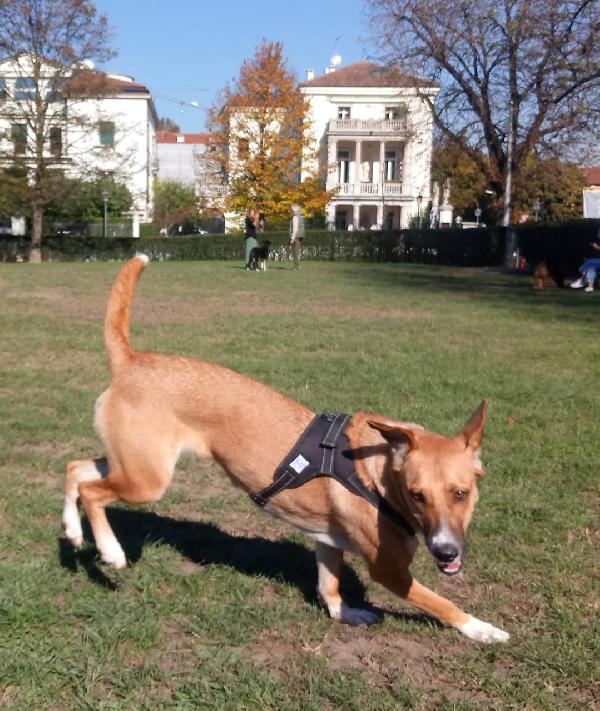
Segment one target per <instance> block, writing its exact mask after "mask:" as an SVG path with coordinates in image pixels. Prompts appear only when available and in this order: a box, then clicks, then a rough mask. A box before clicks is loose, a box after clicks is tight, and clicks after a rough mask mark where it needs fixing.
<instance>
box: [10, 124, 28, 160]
mask: <svg viewBox="0 0 600 711" xmlns="http://www.w3.org/2000/svg"><path fill="white" fill-rule="evenodd" d="M12 140H13V146H14V150H15V154H17V155H23V153H25V151H26V150H27V124H26V123H15V124H13V127H12Z"/></svg>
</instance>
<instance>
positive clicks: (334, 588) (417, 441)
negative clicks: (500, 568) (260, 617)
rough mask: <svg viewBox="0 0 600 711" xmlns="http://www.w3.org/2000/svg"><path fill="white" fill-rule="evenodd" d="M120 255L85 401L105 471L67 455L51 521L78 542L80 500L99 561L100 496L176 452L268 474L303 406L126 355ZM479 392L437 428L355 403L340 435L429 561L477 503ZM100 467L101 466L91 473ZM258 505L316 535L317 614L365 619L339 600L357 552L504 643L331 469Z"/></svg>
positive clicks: (305, 420)
mask: <svg viewBox="0 0 600 711" xmlns="http://www.w3.org/2000/svg"><path fill="white" fill-rule="evenodd" d="M147 262H148V259H147V257H145V256H139V257H136V258H134V259H131V260H130V261H129V262H127V264H125V266H124V267H123V268H122V269H121V271H120V273H119V275H118V277H117V279H116V281H115V283H114V286H113V288H112V291H111V294H110V298H109V302H108V309H107V314H106V321H105V344H106V350H107V353H108V359H109V363H110V371H111V382H110V387H109V388H108V390H106V391H105V392H104V393H103V394H102V395H101V396H100V397H99V398H98V401H97V403H96V418H95V425H96V430H97V432H98V435H99V436H100V439H101V440H102V443H103V445H104V447H105V449H106V456H107V461H108V465H109V466H108V473H107V472H106V471H102V469H103V467H102V466H100V465H98V463H97V462H95V461H94V460H87V461H73V462H70V463H69V464H68V465H67V473H66V496H65V505H64V513H63V526H64V529H65V531H66V535H67V537H68V538H69V540H70V541H71V542H72V544H73V545H74V546H77V547H78V546H81V545H82V544H83V533H82V528H81V521H80V518H79V512H78V509H77V504H78V500H79V499H80V500H81V503H82V504H83V507H84V509H85V512H86V514H87V517H88V519H89V522H90V525H91V527H92V531H93V534H94V538H95V541H96V546H97V548H98V551H99V553H100V556H101V557H102V560H103V561H104V562H105V563H107V564H109V565H112V566H114V567H115V568H125V567H126V565H127V563H126V559H125V554H124V552H123V549H122V548H121V546H120V545H119V542H118V541H117V539H116V537H115V535H114V533H113V531H112V529H111V527H110V525H109V523H108V520H107V518H106V512H105V506H106V505H107V504H109V503H111V502H113V501H119V500H120V501H126V502H128V503H132V504H140V503H144V502H150V501H157V500H158V499H160V498H161V496H162V495H163V494H164V493H165V490H166V489H167V487H168V485H169V483H170V481H171V477H172V475H173V470H174V468H175V464H176V462H177V459H178V457H179V455H180V454H181V452H182V451H183V450H185V449H191V450H193V451H194V452H196V453H197V454H199V455H200V456H204V457H212V458H214V459H215V460H216V461H217V462H219V464H221V465H222V466H223V468H224V469H225V470H226V472H227V473H228V474H229V476H230V477H231V479H232V480H233V482H234V483H235V484H237V485H238V486H240V487H241V488H242V489H244V490H245V491H247V492H248V493H251V494H254V493H256V492H258V491H260V490H261V489H263V488H264V487H265V486H267V485H269V484H270V483H271V482H272V480H273V473H274V471H275V469H276V468H277V466H278V464H279V463H280V462H281V461H282V459H283V458H284V457H285V455H286V454H287V453H288V452H289V451H290V449H291V448H292V446H293V445H294V444H295V442H296V440H297V439H298V438H299V437H300V435H301V434H302V432H303V431H304V429H305V428H306V427H307V425H308V424H309V423H310V422H311V420H312V418H313V413H312V412H310V411H309V410H308V409H307V408H305V407H303V406H302V405H300V404H298V403H296V402H294V401H293V400H290V399H289V398H287V397H284V396H283V395H280V394H279V393H277V392H274V391H273V390H271V389H270V388H268V387H267V386H265V385H262V384H261V383H258V382H256V381H255V380H251V379H250V378H247V377H245V376H243V375H240V374H238V373H235V372H233V371H231V370H228V369H227V368H223V367H221V366H219V365H215V364H214V363H207V362H202V361H198V360H195V359H193V358H186V357H182V356H172V355H159V354H156V353H136V352H134V351H132V349H131V347H130V344H129V321H130V306H131V301H132V299H133V294H134V290H135V285H136V283H137V280H138V278H139V275H140V273H141V272H142V270H143V269H144V266H145V265H146V264H147ZM486 410H487V403H486V402H485V401H484V402H483V403H482V404H481V406H480V407H479V408H478V409H477V411H476V412H475V414H474V415H473V416H472V417H471V419H470V420H469V422H468V423H467V425H466V426H465V428H464V429H463V431H462V432H460V433H459V434H457V435H456V436H454V437H444V436H442V435H439V434H435V433H433V432H428V431H427V430H425V429H423V428H422V427H420V426H418V425H414V424H411V423H407V422H403V421H400V420H391V419H387V418H383V417H379V416H375V415H366V414H364V413H357V414H356V415H354V416H353V417H352V420H351V422H350V425H349V427H348V429H347V436H348V439H349V442H350V446H351V448H352V452H353V456H354V460H355V469H356V473H357V475H358V476H359V477H360V479H361V480H362V481H363V482H364V484H366V486H367V487H369V488H370V489H371V490H375V491H377V492H379V493H380V494H381V495H382V496H384V497H385V499H386V501H387V502H389V504H391V505H392V506H393V507H394V508H395V509H396V510H397V511H399V512H401V513H402V515H403V516H404V518H405V520H406V521H407V522H409V523H410V525H411V526H412V527H413V528H415V529H416V530H418V531H420V532H421V533H422V534H423V535H424V537H425V540H426V542H427V546H428V548H429V550H430V552H431V554H432V555H433V557H434V558H435V560H436V562H437V564H438V566H439V567H440V569H441V570H442V571H443V572H445V573H447V574H454V573H457V572H458V571H459V570H460V568H461V566H462V554H463V547H464V542H465V534H466V530H467V526H468V524H469V521H470V519H471V514H472V512H473V508H474V506H475V503H476V502H477V498H478V494H477V479H478V478H479V477H480V476H481V475H482V474H483V469H482V465H481V461H480V458H479V449H480V442H481V437H482V433H483V426H484V423H485V419H486ZM105 474H107V476H103V475H105ZM266 509H267V510H268V511H269V512H270V513H272V514H274V515H275V516H278V517H279V518H282V519H283V520H285V521H288V522H289V523H291V524H293V525H294V526H297V527H298V528H300V529H301V530H303V531H304V532H306V533H307V534H308V535H309V536H311V537H312V538H314V539H315V540H316V557H317V568H318V593H319V597H320V599H321V601H322V602H323V603H324V605H325V606H326V608H327V610H328V612H329V614H330V616H331V617H332V618H334V619H337V620H340V621H342V622H346V623H348V624H352V625H360V624H371V623H373V622H375V621H376V620H377V619H378V618H377V616H376V615H375V614H373V613H372V612H370V611H367V610H361V609H355V608H351V607H349V606H347V605H346V603H345V602H344V601H343V600H342V598H341V596H340V592H339V575H340V570H341V567H342V556H343V552H344V551H345V550H351V551H356V552H358V553H360V554H361V555H362V557H363V558H364V559H365V561H366V562H367V565H368V567H369V571H370V574H371V576H372V578H373V579H374V580H376V581H378V582H379V583H381V584H382V585H385V586H386V587H387V588H388V589H389V590H391V591H393V592H394V593H396V594H398V595H400V596H401V597H402V598H404V599H406V600H408V601H409V602H411V603H413V604H414V605H416V606H417V607H420V608H421V609H422V610H425V612H428V613H429V614H431V615H435V617H437V618H438V619H440V620H441V621H442V622H444V623H446V624H447V625H450V626H452V627H455V628H456V629H458V630H459V631H460V632H462V633H463V634H465V635H466V636H467V637H470V638H471V639H474V640H477V641H481V642H492V641H502V642H504V641H506V640H507V639H508V634H506V632H503V631H502V630H500V629H497V628H496V627H493V626H492V625H490V624H488V623H486V622H482V621H481V620H478V619H476V618H475V617H472V616H471V615H469V614H467V613H465V612H463V611H462V610H460V609H459V608H458V607H457V606H456V605H454V604H453V603H451V602H450V601H448V600H446V599H444V598H443V597H440V596H439V595H436V594H435V593H434V592H432V591H431V590H428V589H427V588H426V587H424V586H422V585H420V584H419V583H418V582H417V581H416V580H414V579H413V578H412V576H411V574H410V572H409V565H410V563H411V561H412V558H413V555H414V552H415V550H416V547H417V539H416V537H415V536H411V535H410V534H408V533H407V532H406V531H405V530H404V529H402V528H401V527H399V526H398V525H396V524H394V523H392V522H391V521H390V520H388V519H387V518H386V517H385V516H383V515H381V514H380V513H379V512H378V510H377V509H376V508H374V507H373V506H372V505H371V504H370V503H369V502H368V501H367V500H366V499H364V498H362V497H360V496H357V495H355V494H353V493H351V492H349V491H348V490H346V489H345V488H344V487H343V486H341V485H340V484H339V483H338V482H337V481H335V480H333V479H330V478H317V479H313V480H312V481H310V482H308V483H306V484H305V485H303V486H302V487H300V488H297V489H287V490H284V491H282V492H280V493H279V494H277V495H276V496H274V497H273V498H272V499H270V500H269V503H268V505H267V506H266Z"/></svg>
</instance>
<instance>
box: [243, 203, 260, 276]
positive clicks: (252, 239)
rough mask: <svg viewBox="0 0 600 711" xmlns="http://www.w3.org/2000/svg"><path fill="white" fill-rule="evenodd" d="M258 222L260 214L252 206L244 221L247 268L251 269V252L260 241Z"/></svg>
mask: <svg viewBox="0 0 600 711" xmlns="http://www.w3.org/2000/svg"><path fill="white" fill-rule="evenodd" d="M257 222H258V215H257V213H256V210H255V209H254V208H253V207H251V208H250V209H249V210H248V213H247V215H246V220H245V222H244V232H245V235H246V236H245V241H244V246H245V252H246V269H250V252H251V251H252V249H253V248H254V247H258V242H257V241H256V224H257Z"/></svg>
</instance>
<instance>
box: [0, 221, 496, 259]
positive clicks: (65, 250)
mask: <svg viewBox="0 0 600 711" xmlns="http://www.w3.org/2000/svg"><path fill="white" fill-rule="evenodd" d="M264 239H265V240H269V241H270V242H271V250H270V256H271V258H272V259H280V260H288V259H290V258H291V254H290V249H289V246H288V235H287V232H268V233H265V234H264ZM503 245H504V238H503V235H502V233H501V232H500V231H498V230H495V229H479V230H462V229H460V230H420V231H419V230H396V231H389V232H385V231H384V232H360V231H356V232H346V231H344V232H329V231H325V230H313V231H308V232H307V234H306V237H305V239H304V247H303V259H308V260H351V259H356V260H370V261H382V262H425V263H430V264H447V265H459V266H485V265H495V264H498V263H499V262H500V261H501V260H502V254H503V248H504V247H503ZM28 248H29V245H28V243H27V242H26V241H24V240H17V239H16V238H11V237H4V238H0V259H2V260H3V261H15V259H16V258H17V256H18V255H22V257H23V258H26V257H27V252H28ZM136 252H144V253H145V254H148V255H149V256H150V257H151V258H152V259H156V260H160V261H167V260H168V261H173V260H211V259H218V260H243V259H244V237H243V235H240V234H238V235H214V234H213V235H194V236H183V237H161V238H143V237H142V238H139V239H134V238H107V239H102V238H99V239H97V238H89V237H87V238H85V237H46V238H44V240H43V242H42V258H43V260H44V261H49V262H50V261H90V260H113V259H114V260H123V259H127V258H128V257H130V256H132V255H133V254H135V253H136Z"/></svg>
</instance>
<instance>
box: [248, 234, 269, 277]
mask: <svg viewBox="0 0 600 711" xmlns="http://www.w3.org/2000/svg"><path fill="white" fill-rule="evenodd" d="M270 249H271V243H270V242H268V241H265V242H262V243H261V245H260V247H252V249H251V250H250V258H249V260H248V266H249V267H250V269H253V270H255V271H256V270H258V271H263V272H264V271H266V270H267V262H268V261H269V250H270Z"/></svg>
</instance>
